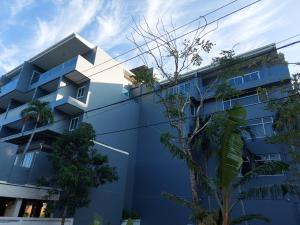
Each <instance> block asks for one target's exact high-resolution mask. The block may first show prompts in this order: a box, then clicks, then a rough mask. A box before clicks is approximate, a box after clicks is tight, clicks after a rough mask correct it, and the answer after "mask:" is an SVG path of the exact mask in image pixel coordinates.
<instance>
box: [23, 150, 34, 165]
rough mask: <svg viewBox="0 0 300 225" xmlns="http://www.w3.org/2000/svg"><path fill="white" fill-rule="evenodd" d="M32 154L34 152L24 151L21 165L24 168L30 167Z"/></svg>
mask: <svg viewBox="0 0 300 225" xmlns="http://www.w3.org/2000/svg"><path fill="white" fill-rule="evenodd" d="M33 156H34V152H28V153H25V155H24V159H23V161H22V163H21V166H22V167H25V168H30V167H31V165H32V161H33Z"/></svg>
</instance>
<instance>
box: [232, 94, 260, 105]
mask: <svg viewBox="0 0 300 225" xmlns="http://www.w3.org/2000/svg"><path fill="white" fill-rule="evenodd" d="M237 102H238V104H239V105H241V106H245V105H251V104H255V103H258V96H257V95H251V96H247V97H242V98H239V99H238V100H237Z"/></svg>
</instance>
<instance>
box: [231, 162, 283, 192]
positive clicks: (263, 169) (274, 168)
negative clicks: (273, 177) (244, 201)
mask: <svg viewBox="0 0 300 225" xmlns="http://www.w3.org/2000/svg"><path fill="white" fill-rule="evenodd" d="M288 169H289V165H288V164H287V163H285V162H278V161H273V162H268V163H264V164H262V165H259V166H257V167H255V168H254V169H252V170H250V171H249V172H248V173H246V174H244V176H243V177H241V178H240V179H239V180H238V181H237V182H236V183H235V184H234V185H233V186H234V187H238V186H239V185H242V184H245V183H247V182H249V181H250V180H251V179H253V178H255V177H258V176H260V175H266V174H280V173H283V172H285V171H287V170H288Z"/></svg>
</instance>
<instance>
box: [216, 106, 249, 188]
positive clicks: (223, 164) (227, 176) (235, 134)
mask: <svg viewBox="0 0 300 225" xmlns="http://www.w3.org/2000/svg"><path fill="white" fill-rule="evenodd" d="M245 118H246V110H245V109H244V108H242V107H238V106H236V107H234V108H232V109H230V110H229V111H228V119H227V120H226V121H225V122H224V132H223V136H222V138H221V139H222V141H221V148H220V159H219V160H220V163H219V175H220V185H221V186H222V187H223V188H228V187H229V185H230V183H231V182H232V181H233V179H234V178H236V176H237V174H238V173H239V169H240V167H241V165H242V163H243V158H242V150H243V144H244V143H243V141H242V139H241V136H240V134H239V127H240V126H242V125H244V124H246V121H245Z"/></svg>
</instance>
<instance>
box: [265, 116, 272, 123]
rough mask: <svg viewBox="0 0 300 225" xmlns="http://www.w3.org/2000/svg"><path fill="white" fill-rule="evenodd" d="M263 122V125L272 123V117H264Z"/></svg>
mask: <svg viewBox="0 0 300 225" xmlns="http://www.w3.org/2000/svg"><path fill="white" fill-rule="evenodd" d="M263 120H264V123H272V117H270V116H268V117H264V118H263Z"/></svg>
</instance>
